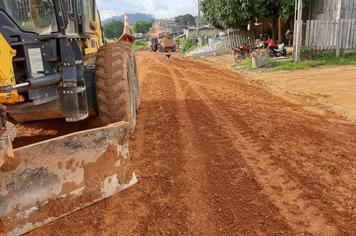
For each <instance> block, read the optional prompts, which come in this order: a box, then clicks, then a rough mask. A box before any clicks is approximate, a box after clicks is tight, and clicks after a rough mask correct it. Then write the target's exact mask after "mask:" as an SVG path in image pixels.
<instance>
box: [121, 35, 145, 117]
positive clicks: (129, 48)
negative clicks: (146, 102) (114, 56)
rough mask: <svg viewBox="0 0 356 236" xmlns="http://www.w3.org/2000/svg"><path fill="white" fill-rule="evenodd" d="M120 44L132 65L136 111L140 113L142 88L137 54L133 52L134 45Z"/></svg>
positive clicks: (128, 43)
mask: <svg viewBox="0 0 356 236" xmlns="http://www.w3.org/2000/svg"><path fill="white" fill-rule="evenodd" d="M119 44H120V45H121V46H122V47H123V48H124V50H125V52H126V53H127V55H128V56H129V58H130V65H131V71H132V78H133V85H134V92H135V106H136V111H138V109H139V107H140V101H141V97H140V86H139V81H138V74H137V63H136V56H135V52H134V50H133V47H132V43H130V42H124V41H122V42H119Z"/></svg>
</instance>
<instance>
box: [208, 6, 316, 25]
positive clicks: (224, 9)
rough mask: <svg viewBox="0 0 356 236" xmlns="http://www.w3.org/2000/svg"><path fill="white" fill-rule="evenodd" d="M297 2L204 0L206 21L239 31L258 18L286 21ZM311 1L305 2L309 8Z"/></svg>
mask: <svg viewBox="0 0 356 236" xmlns="http://www.w3.org/2000/svg"><path fill="white" fill-rule="evenodd" d="M294 4H295V0H279V1H275V0H204V1H203V2H202V11H203V12H204V17H205V19H206V20H207V21H208V22H209V23H210V24H212V25H213V26H214V27H216V28H218V29H222V30H223V29H228V28H232V29H238V28H240V27H242V26H245V25H247V24H248V23H249V22H254V21H255V19H256V18H260V17H262V18H266V19H275V18H281V19H282V20H284V21H286V20H287V19H288V18H289V17H290V15H291V14H293V13H294V6H295V5H294ZM309 4H310V0H304V4H303V7H304V8H306V9H307V8H308V7H309Z"/></svg>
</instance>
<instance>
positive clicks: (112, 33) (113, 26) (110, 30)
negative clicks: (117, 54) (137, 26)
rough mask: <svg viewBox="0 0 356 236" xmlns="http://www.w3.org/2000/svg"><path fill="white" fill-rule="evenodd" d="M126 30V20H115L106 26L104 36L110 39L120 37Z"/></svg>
mask: <svg viewBox="0 0 356 236" xmlns="http://www.w3.org/2000/svg"><path fill="white" fill-rule="evenodd" d="M123 31H124V22H123V21H121V20H113V21H111V22H110V23H107V24H106V25H105V26H104V36H105V38H108V39H115V38H119V37H120V36H121V35H122V33H123Z"/></svg>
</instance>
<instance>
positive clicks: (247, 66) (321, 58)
mask: <svg viewBox="0 0 356 236" xmlns="http://www.w3.org/2000/svg"><path fill="white" fill-rule="evenodd" d="M269 62H270V65H271V66H270V69H268V70H272V71H273V70H297V69H307V68H311V67H318V66H339V65H356V53H348V54H342V55H340V57H336V55H332V54H327V53H318V54H316V55H315V58H314V60H304V61H301V62H298V63H293V60H292V58H290V60H288V61H278V60H273V59H272V60H269ZM236 65H237V66H238V67H239V68H240V69H241V70H245V71H251V70H252V59H250V58H249V59H245V60H244V61H242V62H240V63H238V64H236Z"/></svg>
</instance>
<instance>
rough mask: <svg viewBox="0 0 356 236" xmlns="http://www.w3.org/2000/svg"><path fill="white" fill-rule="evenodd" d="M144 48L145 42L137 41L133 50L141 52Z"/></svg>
mask: <svg viewBox="0 0 356 236" xmlns="http://www.w3.org/2000/svg"><path fill="white" fill-rule="evenodd" d="M143 46H145V42H144V41H142V40H136V41H135V42H134V44H133V49H134V50H135V51H138V50H140V49H141V48H142V47H143Z"/></svg>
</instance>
